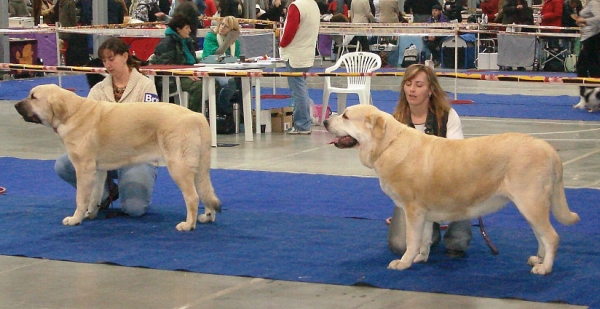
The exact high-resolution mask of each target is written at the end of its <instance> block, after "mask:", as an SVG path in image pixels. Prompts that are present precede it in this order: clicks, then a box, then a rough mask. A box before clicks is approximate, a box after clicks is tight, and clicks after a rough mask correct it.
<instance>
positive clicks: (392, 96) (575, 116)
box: [0, 75, 600, 121]
mask: <svg viewBox="0 0 600 309" xmlns="http://www.w3.org/2000/svg"><path fill="white" fill-rule="evenodd" d="M46 83H58V78H57V77H43V78H37V79H30V80H13V81H5V82H0V100H21V99H23V98H25V97H27V95H28V94H29V90H30V89H31V88H32V87H33V86H36V85H39V84H46ZM264 86H266V87H265V88H262V93H263V94H270V93H271V92H272V88H269V87H268V86H267V85H264ZM63 87H65V88H72V89H75V92H76V93H77V94H79V95H81V96H87V93H88V92H89V87H88V86H87V82H86V79H85V76H83V75H76V76H65V77H63ZM548 87H552V85H550V84H549V85H548ZM277 94H290V90H289V89H287V88H279V89H277ZM309 94H310V97H311V98H312V99H313V100H314V101H315V103H316V104H320V103H321V101H322V97H323V90H322V89H309ZM449 96H450V98H454V95H453V94H449ZM457 96H458V99H459V100H471V101H473V102H474V103H473V104H455V105H454V108H455V109H456V111H457V112H458V114H459V115H461V116H478V117H497V118H527V119H554V120H582V121H586V120H589V121H600V113H588V112H587V111H584V110H579V109H573V108H572V106H573V105H574V104H576V103H577V102H579V97H575V96H567V95H562V96H527V95H519V94H513V95H492V94H462V93H459V94H458V95H457ZM336 99H337V96H336V94H333V95H332V96H331V98H330V104H331V108H332V110H333V111H336V109H337V103H336ZM373 102H374V104H375V105H376V106H377V107H379V108H380V109H381V110H384V111H386V112H388V113H391V112H393V110H394V108H395V106H396V103H397V102H398V92H397V91H392V90H377V91H373ZM261 104H262V108H263V109H270V108H278V107H285V106H289V105H291V99H289V98H288V99H263V100H262V101H261ZM354 104H358V96H356V95H349V96H348V100H347V105H348V106H350V105H354Z"/></svg>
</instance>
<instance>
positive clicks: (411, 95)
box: [394, 64, 450, 128]
mask: <svg viewBox="0 0 600 309" xmlns="http://www.w3.org/2000/svg"><path fill="white" fill-rule="evenodd" d="M423 104H425V105H427V106H428V109H429V110H431V111H434V112H435V115H436V116H437V117H438V125H439V124H440V122H441V117H442V115H443V114H444V112H446V111H449V110H450V103H449V102H448V98H447V95H446V93H445V92H444V90H443V89H442V86H440V83H439V81H438V78H437V76H436V74H435V72H434V71H433V69H432V68H430V67H428V66H426V65H423V64H413V65H411V66H409V67H408V68H407V69H406V72H405V73H404V78H403V79H402V83H400V99H399V101H398V105H396V110H395V111H394V117H395V118H396V119H397V120H398V121H400V122H402V123H404V124H407V123H409V122H410V115H411V114H410V110H411V108H412V107H417V106H422V105H423ZM440 128H441V126H440Z"/></svg>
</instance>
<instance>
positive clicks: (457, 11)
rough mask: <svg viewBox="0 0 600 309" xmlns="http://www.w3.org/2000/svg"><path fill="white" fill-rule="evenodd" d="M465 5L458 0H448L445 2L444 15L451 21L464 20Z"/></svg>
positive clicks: (459, 21)
mask: <svg viewBox="0 0 600 309" xmlns="http://www.w3.org/2000/svg"><path fill="white" fill-rule="evenodd" d="M462 10H463V6H462V4H460V3H459V2H456V0H446V2H445V3H444V15H445V16H446V19H448V21H449V22H458V23H461V22H462Z"/></svg>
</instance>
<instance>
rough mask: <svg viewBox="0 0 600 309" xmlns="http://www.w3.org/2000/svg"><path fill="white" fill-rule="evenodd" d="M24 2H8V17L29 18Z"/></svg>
mask: <svg viewBox="0 0 600 309" xmlns="http://www.w3.org/2000/svg"><path fill="white" fill-rule="evenodd" d="M29 16H31V15H30V14H29V10H28V9H27V4H26V3H25V0H8V17H29Z"/></svg>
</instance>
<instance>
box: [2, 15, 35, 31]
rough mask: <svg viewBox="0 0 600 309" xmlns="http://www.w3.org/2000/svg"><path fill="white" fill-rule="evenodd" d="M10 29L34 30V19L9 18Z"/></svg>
mask: <svg viewBox="0 0 600 309" xmlns="http://www.w3.org/2000/svg"><path fill="white" fill-rule="evenodd" d="M8 27H9V28H33V17H9V18H8Z"/></svg>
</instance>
